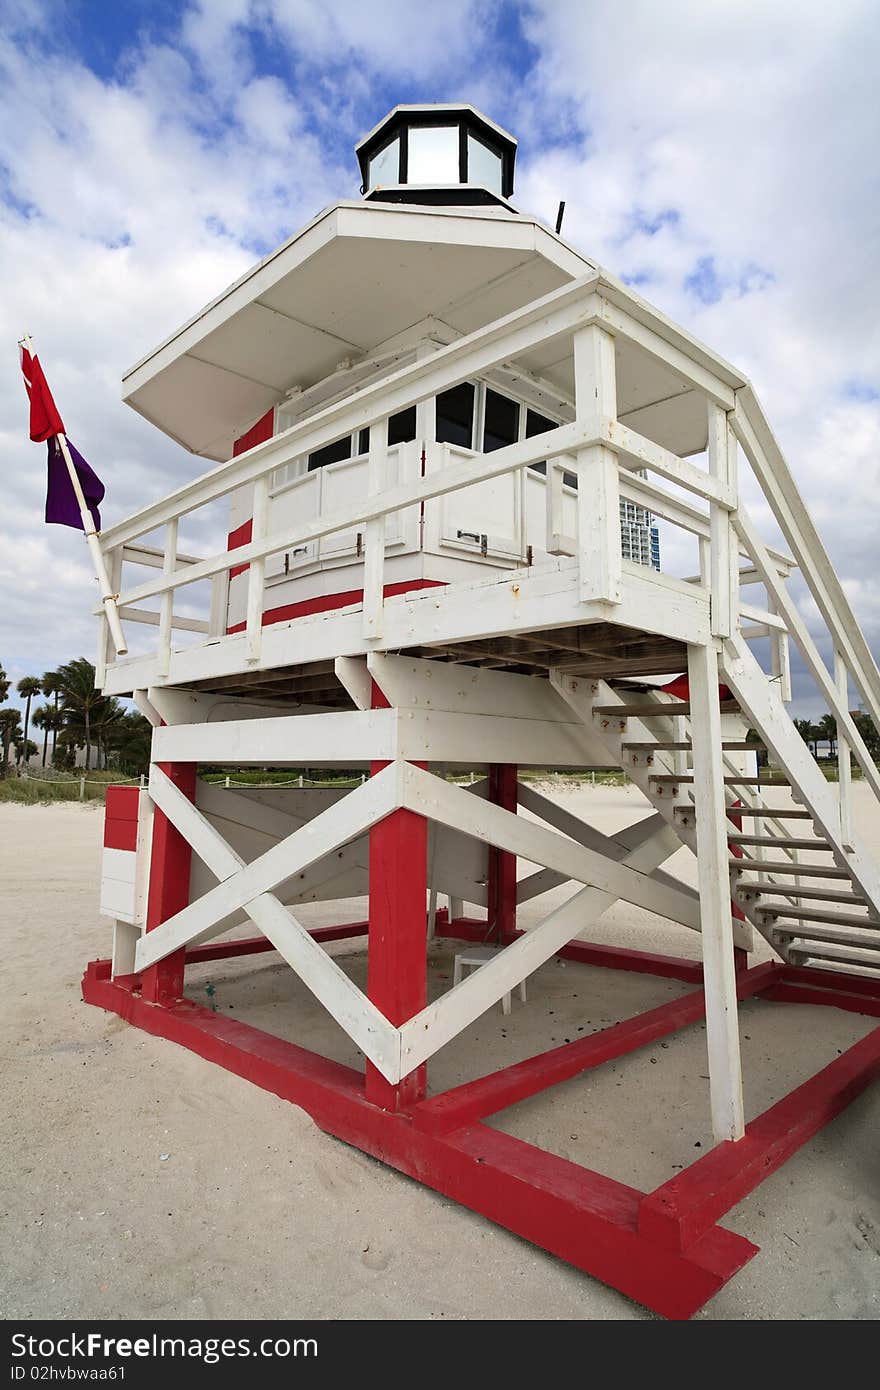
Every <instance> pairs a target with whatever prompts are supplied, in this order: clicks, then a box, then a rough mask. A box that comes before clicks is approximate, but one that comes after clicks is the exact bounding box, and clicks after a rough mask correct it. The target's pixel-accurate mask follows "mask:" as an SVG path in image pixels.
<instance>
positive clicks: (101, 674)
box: [95, 545, 123, 690]
mask: <svg viewBox="0 0 880 1390" xmlns="http://www.w3.org/2000/svg"><path fill="white" fill-rule="evenodd" d="M106 558H107V560H108V561H109V565H108V568H109V571H110V574H109V577H110V587H111V588H112V590H113V592H114V594H118V593H119V591H120V589H121V588H122V560H123V547H122V546H121V545H117V546H114V547H113V549H112V550H111V551H110V552H109V553H108V555H107V557H106ZM117 611H118V610H117ZM115 657H116V643H115V642H114V640H113V634H112V632H111V631H110V623H109V621H108V619H107V606H106V604H105V606H104V609H103V612H102V613H101V616H100V618H99V619H98V657H97V660H96V662H95V689H96V690H102V689H103V687H104V681H105V679H106V676H107V664H108V662H111V661H113V660H114V659H115Z"/></svg>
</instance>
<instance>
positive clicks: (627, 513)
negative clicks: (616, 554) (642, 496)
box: [620, 498, 660, 570]
mask: <svg viewBox="0 0 880 1390" xmlns="http://www.w3.org/2000/svg"><path fill="white" fill-rule="evenodd" d="M620 541H621V546H622V549H623V558H624V560H632V561H633V562H634V563H635V564H637V565H649V566H650V567H651V569H655V570H659V568H660V530H659V527H658V526H657V522H656V520H655V519H654V517H653V516H652V515H651V513H650V512H649V511H648V510H647V508H646V507H640V506H639V504H638V503H637V502H627V501H625V500H624V499H623V498H621V502H620Z"/></svg>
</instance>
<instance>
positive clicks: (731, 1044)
mask: <svg viewBox="0 0 880 1390" xmlns="http://www.w3.org/2000/svg"><path fill="white" fill-rule="evenodd" d="M688 683H689V686H690V704H691V741H692V744H693V763H694V797H695V819H696V832H697V863H698V869H699V888H700V912H701V918H702V935H703V979H704V989H705V992H706V1039H707V1044H708V1051H709V1090H710V1097H711V1106H712V1129H713V1132H714V1135H715V1139H716V1142H718V1143H720V1142H721V1141H722V1140H725V1139H741V1138H742V1136H743V1134H744V1132H745V1117H744V1113H743V1095H742V1066H741V1060H740V1048H739V1031H738V1024H737V1000H736V973H735V968H734V955H733V917H732V914H731V907H730V873H729V869H728V862H727V859H728V852H729V851H728V846H727V828H726V827H727V820H726V809H725V797H724V763H723V759H722V752H721V709H720V705H719V699H718V656H717V653H716V651H715V648H714V647H712V646H706V647H698V646H689V647H688Z"/></svg>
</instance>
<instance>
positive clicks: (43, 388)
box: [21, 348, 65, 442]
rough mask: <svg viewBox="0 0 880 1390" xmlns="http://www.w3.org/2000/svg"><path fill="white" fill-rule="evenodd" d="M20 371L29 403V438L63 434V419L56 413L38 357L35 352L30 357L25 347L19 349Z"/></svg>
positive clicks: (48, 437)
mask: <svg viewBox="0 0 880 1390" xmlns="http://www.w3.org/2000/svg"><path fill="white" fill-rule="evenodd" d="M21 372H22V376H23V377H24V389H25V390H26V391H27V393H28V399H29V400H30V403H31V439H33V440H35V441H36V442H39V441H41V440H43V439H51V438H52V437H53V435H56V434H64V432H65V430H64V421H63V420H62V419H61V416H60V415H59V414H58V407H57V405H56V404H55V402H54V401H53V399H52V392H51V391H50V390H49V387H48V384H47V382H46V378H45V377H44V376H43V368H42V367H41V366H40V359H39V357H37V355H36V353H34V355H33V357H31V355H30V353H29V352H28V351H27V349H26V348H22V350H21Z"/></svg>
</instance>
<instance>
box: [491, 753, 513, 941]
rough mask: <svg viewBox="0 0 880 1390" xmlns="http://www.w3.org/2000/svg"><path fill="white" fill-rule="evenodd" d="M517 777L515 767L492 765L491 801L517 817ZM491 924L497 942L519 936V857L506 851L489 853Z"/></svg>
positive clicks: (499, 850)
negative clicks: (517, 908)
mask: <svg viewBox="0 0 880 1390" xmlns="http://www.w3.org/2000/svg"><path fill="white" fill-rule="evenodd" d="M516 774H517V768H516V765H515V764H514V763H490V765H489V800H490V801H491V802H493V803H494V805H496V806H501V807H503V808H504V810H505V811H513V813H514V814H516V807H517V798H516ZM488 916H489V923H490V925H491V926H492V927H493V928H494V931H493V935H494V937H495V940H496V941H510V940H512V938H513V937H514V935H515V934H516V855H515V854H509V853H508V851H507V850H503V849H496V848H495V847H494V846H493V847H491V848H490V850H489V914H488Z"/></svg>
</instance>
